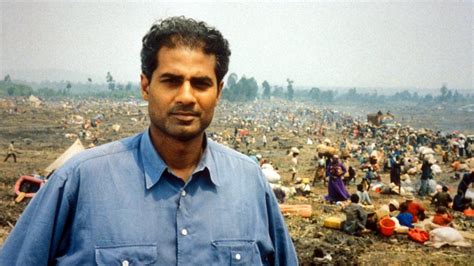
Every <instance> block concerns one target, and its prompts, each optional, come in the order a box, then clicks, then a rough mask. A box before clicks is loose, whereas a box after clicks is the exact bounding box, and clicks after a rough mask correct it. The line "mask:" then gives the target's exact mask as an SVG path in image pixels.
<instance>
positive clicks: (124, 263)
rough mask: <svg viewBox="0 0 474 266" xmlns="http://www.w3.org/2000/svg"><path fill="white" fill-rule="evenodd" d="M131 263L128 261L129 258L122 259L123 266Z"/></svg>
mask: <svg viewBox="0 0 474 266" xmlns="http://www.w3.org/2000/svg"><path fill="white" fill-rule="evenodd" d="M129 264H130V263H129V262H128V260H124V261H122V266H128V265H129Z"/></svg>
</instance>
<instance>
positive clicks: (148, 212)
mask: <svg viewBox="0 0 474 266" xmlns="http://www.w3.org/2000/svg"><path fill="white" fill-rule="evenodd" d="M229 56H230V50H229V47H228V43H227V40H225V39H224V38H223V37H222V35H221V33H220V32H219V31H217V30H216V29H214V28H212V27H209V26H207V25H206V24H205V23H204V22H197V21H194V20H192V19H187V18H184V17H173V18H168V19H165V20H162V21H160V22H158V23H157V24H155V25H153V26H152V27H151V29H150V31H149V32H148V33H147V34H146V35H145V37H144V38H143V48H142V52H141V59H142V74H141V91H142V96H143V98H144V99H145V100H146V101H148V112H149V115H150V121H151V124H150V128H149V130H147V131H145V132H143V133H141V134H138V135H136V136H132V137H129V138H126V139H122V140H119V141H116V142H112V143H109V144H106V145H103V146H100V147H97V148H94V149H91V150H88V151H86V152H83V153H81V154H79V155H78V156H76V157H75V158H73V159H71V160H70V161H69V162H67V163H66V165H65V166H64V167H62V168H61V169H59V170H57V171H56V172H55V174H54V175H53V176H52V177H51V178H50V180H49V181H48V183H47V184H46V185H45V186H43V188H42V189H41V190H40V191H39V192H38V193H37V194H36V196H35V198H34V199H33V201H32V202H31V203H30V204H29V206H28V207H27V209H26V210H25V212H24V213H23V214H22V216H21V218H20V220H19V221H18V223H17V224H16V227H15V229H14V230H13V231H12V233H11V234H10V236H9V238H8V239H7V241H6V242H5V245H4V246H3V248H2V250H1V251H0V265H47V264H61V265H90V264H100V265H116V264H121V265H130V264H131V265H143V264H155V265H230V264H243V265H297V259H296V254H295V250H294V247H293V244H292V242H291V238H290V236H289V234H288V231H287V228H286V226H285V223H284V220H283V218H282V215H281V213H280V211H279V208H278V204H277V201H276V199H275V196H274V195H273V192H272V190H271V188H270V186H269V185H268V183H267V182H266V180H265V178H264V177H263V175H262V172H261V170H260V168H259V166H258V165H257V164H256V163H255V162H253V161H252V160H251V159H250V158H248V157H247V156H245V155H242V154H240V153H237V152H235V151H233V150H231V149H228V148H226V147H224V146H222V145H220V144H217V143H215V142H213V141H211V140H210V139H207V138H206V135H205V134H204V130H205V129H206V128H207V127H208V126H209V124H210V122H211V120H212V117H213V114H214V108H215V106H216V105H217V102H218V100H219V98H220V95H221V92H222V88H223V82H222V79H223V77H224V76H225V74H226V72H227V70H228V63H229Z"/></svg>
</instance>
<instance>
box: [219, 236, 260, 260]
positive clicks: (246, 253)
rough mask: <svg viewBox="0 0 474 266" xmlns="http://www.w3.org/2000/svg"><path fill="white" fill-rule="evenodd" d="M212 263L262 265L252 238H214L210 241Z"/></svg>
mask: <svg viewBox="0 0 474 266" xmlns="http://www.w3.org/2000/svg"><path fill="white" fill-rule="evenodd" d="M212 247H213V253H214V263H215V264H214V265H262V261H261V258H260V252H259V251H258V247H257V244H256V243H255V241H253V240H216V241H213V242H212Z"/></svg>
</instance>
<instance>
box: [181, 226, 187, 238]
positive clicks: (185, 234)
mask: <svg viewBox="0 0 474 266" xmlns="http://www.w3.org/2000/svg"><path fill="white" fill-rule="evenodd" d="M181 234H182V235H183V236H187V235H188V230H186V228H184V229H181Z"/></svg>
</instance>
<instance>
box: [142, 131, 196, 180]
mask: <svg viewBox="0 0 474 266" xmlns="http://www.w3.org/2000/svg"><path fill="white" fill-rule="evenodd" d="M150 138H151V140H152V143H153V146H154V147H155V150H156V151H157V152H158V154H159V155H160V156H161V158H162V159H163V161H165V163H166V165H167V166H168V167H169V169H170V170H171V171H172V172H173V174H174V175H176V176H177V177H179V178H181V179H183V180H184V182H187V181H188V179H189V177H190V176H191V174H192V173H193V171H194V169H196V167H197V165H198V163H199V160H200V159H201V154H202V150H203V147H202V143H203V138H204V134H201V135H200V136H199V137H196V138H194V139H191V140H188V141H181V140H177V139H174V138H171V137H169V136H167V135H164V134H161V132H156V131H154V130H150Z"/></svg>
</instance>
